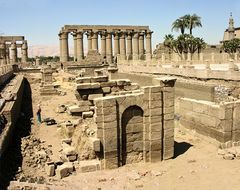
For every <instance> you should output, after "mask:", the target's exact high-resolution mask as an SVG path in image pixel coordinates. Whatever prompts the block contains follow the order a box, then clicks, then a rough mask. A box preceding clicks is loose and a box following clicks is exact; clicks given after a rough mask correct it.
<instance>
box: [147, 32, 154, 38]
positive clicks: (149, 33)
mask: <svg viewBox="0 0 240 190" xmlns="http://www.w3.org/2000/svg"><path fill="white" fill-rule="evenodd" d="M152 33H153V31H146V32H145V35H146V38H151V37H152Z"/></svg>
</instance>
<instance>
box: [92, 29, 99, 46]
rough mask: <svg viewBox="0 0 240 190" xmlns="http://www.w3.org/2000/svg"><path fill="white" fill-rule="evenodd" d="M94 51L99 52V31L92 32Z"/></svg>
mask: <svg viewBox="0 0 240 190" xmlns="http://www.w3.org/2000/svg"><path fill="white" fill-rule="evenodd" d="M92 49H93V50H98V31H94V32H92Z"/></svg>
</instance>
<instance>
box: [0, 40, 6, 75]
mask: <svg viewBox="0 0 240 190" xmlns="http://www.w3.org/2000/svg"><path fill="white" fill-rule="evenodd" d="M5 64H6V44H5V43H1V44H0V65H5ZM0 74H1V73H0Z"/></svg>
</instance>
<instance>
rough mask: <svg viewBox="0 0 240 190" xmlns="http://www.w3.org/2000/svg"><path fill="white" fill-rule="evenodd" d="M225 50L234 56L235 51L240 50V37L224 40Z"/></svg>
mask: <svg viewBox="0 0 240 190" xmlns="http://www.w3.org/2000/svg"><path fill="white" fill-rule="evenodd" d="M222 48H223V50H224V51H225V52H226V53H228V54H230V56H233V54H234V53H236V52H239V50H240V39H237V38H234V39H232V40H229V41H225V42H223V46H222Z"/></svg>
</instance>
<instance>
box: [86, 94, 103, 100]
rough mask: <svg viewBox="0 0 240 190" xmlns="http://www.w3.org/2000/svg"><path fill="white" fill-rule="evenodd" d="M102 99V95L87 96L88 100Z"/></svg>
mask: <svg viewBox="0 0 240 190" xmlns="http://www.w3.org/2000/svg"><path fill="white" fill-rule="evenodd" d="M101 97H103V94H89V95H88V100H94V99H95V98H101Z"/></svg>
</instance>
